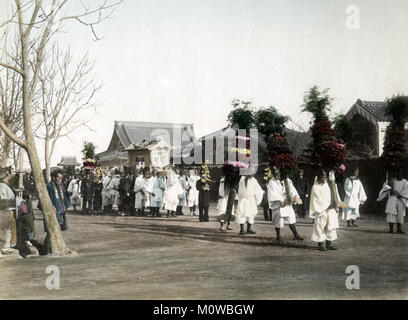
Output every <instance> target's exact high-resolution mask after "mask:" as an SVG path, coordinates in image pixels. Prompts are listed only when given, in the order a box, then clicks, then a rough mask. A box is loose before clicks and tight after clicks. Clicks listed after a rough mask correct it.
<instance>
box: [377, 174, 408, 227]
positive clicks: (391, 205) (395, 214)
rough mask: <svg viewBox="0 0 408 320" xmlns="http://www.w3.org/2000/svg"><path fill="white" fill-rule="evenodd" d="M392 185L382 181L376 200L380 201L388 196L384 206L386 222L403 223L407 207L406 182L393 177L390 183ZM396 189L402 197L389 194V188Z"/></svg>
mask: <svg viewBox="0 0 408 320" xmlns="http://www.w3.org/2000/svg"><path fill="white" fill-rule="evenodd" d="M391 185H392V186H393V187H391V186H390V185H388V184H387V183H384V185H383V187H382V189H381V191H380V194H379V195H378V198H377V201H381V200H382V199H384V198H385V197H387V196H388V200H387V204H386V207H385V213H386V214H387V222H388V223H401V224H402V223H404V217H405V211H406V208H407V207H408V199H407V198H408V182H407V180H405V179H402V180H400V181H398V180H396V179H394V180H393V182H392V184H391ZM392 189H393V190H394V191H396V192H397V193H398V194H400V195H401V196H402V197H403V198H401V199H398V198H397V196H392V195H391V190H392Z"/></svg>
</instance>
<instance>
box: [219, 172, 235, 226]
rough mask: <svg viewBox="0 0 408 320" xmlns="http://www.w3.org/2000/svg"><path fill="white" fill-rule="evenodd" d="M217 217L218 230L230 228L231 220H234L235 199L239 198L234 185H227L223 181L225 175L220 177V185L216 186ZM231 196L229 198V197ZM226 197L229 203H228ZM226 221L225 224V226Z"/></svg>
mask: <svg viewBox="0 0 408 320" xmlns="http://www.w3.org/2000/svg"><path fill="white" fill-rule="evenodd" d="M218 196H219V199H218V203H217V210H218V217H217V221H219V222H220V231H221V232H226V231H227V230H232V228H231V222H234V221H235V213H234V212H235V204H234V202H235V200H239V198H238V193H237V190H236V187H234V186H232V187H231V186H228V184H227V183H226V181H225V177H221V180H220V186H219V188H218ZM230 196H231V197H232V198H229V197H230ZM228 199H229V201H230V204H229V205H228ZM225 223H226V226H225Z"/></svg>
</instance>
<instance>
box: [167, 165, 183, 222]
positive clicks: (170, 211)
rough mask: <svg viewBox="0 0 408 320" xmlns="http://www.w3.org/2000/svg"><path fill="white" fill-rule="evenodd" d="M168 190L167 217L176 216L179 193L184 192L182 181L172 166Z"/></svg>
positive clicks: (169, 173)
mask: <svg viewBox="0 0 408 320" xmlns="http://www.w3.org/2000/svg"><path fill="white" fill-rule="evenodd" d="M166 188H167V189H166V192H165V197H164V202H165V206H164V208H165V210H167V218H170V217H176V216H177V215H176V210H177V206H178V203H179V195H180V194H182V193H183V189H182V187H181V185H180V181H179V180H178V178H177V175H176V173H175V172H174V170H173V169H172V168H170V169H169V170H168V171H167V182H166Z"/></svg>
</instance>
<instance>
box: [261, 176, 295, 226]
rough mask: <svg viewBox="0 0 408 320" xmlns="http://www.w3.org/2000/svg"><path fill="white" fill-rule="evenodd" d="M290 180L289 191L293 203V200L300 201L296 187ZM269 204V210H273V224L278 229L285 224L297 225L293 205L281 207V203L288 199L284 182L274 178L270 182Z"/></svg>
mask: <svg viewBox="0 0 408 320" xmlns="http://www.w3.org/2000/svg"><path fill="white" fill-rule="evenodd" d="M287 179H288V183H289V189H290V198H291V199H292V201H293V198H294V197H296V198H298V199H300V197H299V194H298V192H297V190H296V188H295V187H294V185H293V183H292V180H290V179H289V178H287ZM267 189H268V203H269V208H270V209H272V223H273V224H274V225H275V227H276V228H283V227H284V226H285V224H294V223H296V215H295V211H294V210H293V207H292V204H289V205H286V206H284V207H281V205H280V203H281V201H284V200H285V199H286V198H287V194H286V189H285V184H284V182H283V181H280V180H277V179H275V178H272V179H271V180H269V182H268V186H267Z"/></svg>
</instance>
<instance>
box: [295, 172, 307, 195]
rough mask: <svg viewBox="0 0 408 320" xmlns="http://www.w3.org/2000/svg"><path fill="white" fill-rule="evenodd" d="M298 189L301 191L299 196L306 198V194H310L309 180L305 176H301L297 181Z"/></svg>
mask: <svg viewBox="0 0 408 320" xmlns="http://www.w3.org/2000/svg"><path fill="white" fill-rule="evenodd" d="M296 190H297V192H298V193H299V196H300V197H302V198H304V197H305V196H306V195H308V194H309V192H310V188H309V182H308V181H307V179H306V178H305V177H302V178H299V179H298V180H297V183H296Z"/></svg>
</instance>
